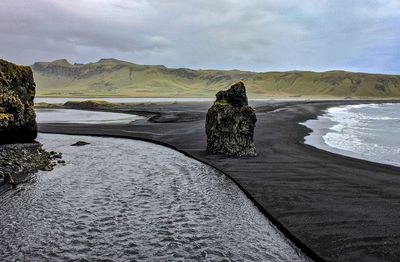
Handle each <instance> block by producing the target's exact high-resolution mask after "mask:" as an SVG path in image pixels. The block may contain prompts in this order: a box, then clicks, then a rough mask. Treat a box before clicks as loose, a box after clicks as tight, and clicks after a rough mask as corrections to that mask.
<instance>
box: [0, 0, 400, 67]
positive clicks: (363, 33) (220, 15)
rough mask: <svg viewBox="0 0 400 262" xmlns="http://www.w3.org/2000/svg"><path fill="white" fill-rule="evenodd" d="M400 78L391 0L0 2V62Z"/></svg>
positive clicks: (399, 39) (398, 18) (396, 5)
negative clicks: (102, 62)
mask: <svg viewBox="0 0 400 262" xmlns="http://www.w3.org/2000/svg"><path fill="white" fill-rule="evenodd" d="M109 57H113V58H117V59H122V60H126V61H130V62H134V63H139V64H163V65H166V66H168V67H189V68H194V69H197V68H215V69H241V70H251V71H284V70H294V69H298V70H314V71H325V70H334V69H343V70H351V71H363V72H381V73H400V0H373V1H372V0H284V1H283V0H282V1H280V0H0V58H4V59H7V60H10V61H13V62H15V63H19V64H32V63H34V62H35V61H51V60H55V59H59V58H66V59H68V60H69V61H70V62H72V63H74V62H78V63H87V62H94V61H97V60H99V59H100V58H109Z"/></svg>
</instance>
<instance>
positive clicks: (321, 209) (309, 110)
mask: <svg viewBox="0 0 400 262" xmlns="http://www.w3.org/2000/svg"><path fill="white" fill-rule="evenodd" d="M350 103H360V101H356V102H351V101H320V102H318V101H315V102H276V101H271V102H253V106H254V107H255V109H256V111H257V118H258V122H257V124H256V130H255V143H256V147H257V151H258V156H257V157H254V158H241V159H239V158H232V157H225V156H221V155H210V154H208V153H207V152H206V151H205V148H206V137H205V131H204V125H205V123H204V119H205V114H206V111H207V108H208V107H209V106H210V103H179V104H166V105H129V106H128V105H125V106H121V107H120V108H117V109H113V110H112V111H118V112H125V113H133V114H142V115H146V116H148V117H149V121H148V120H139V121H137V122H135V123H133V124H130V125H96V126H93V125H84V124H79V125H78V124H40V125H39V131H40V132H45V133H62V134H80V135H81V134H83V135H105V136H117V137H128V138H129V137H130V138H139V139H147V140H152V141H157V142H160V143H164V144H168V145H170V146H172V147H174V148H176V149H178V150H180V151H183V152H185V153H187V154H188V155H191V156H193V157H194V158H196V159H198V160H200V161H203V162H205V163H208V164H210V165H212V166H214V167H216V168H218V169H219V170H221V171H222V172H224V173H225V174H227V175H228V176H230V177H231V178H233V179H234V181H236V182H237V183H238V184H239V185H240V186H241V187H242V189H243V190H244V191H245V193H247V194H248V196H249V197H250V198H251V199H252V200H254V201H255V203H256V205H257V206H258V207H259V208H260V209H261V210H262V211H263V212H264V213H265V214H266V215H267V216H268V217H269V218H270V219H271V220H272V221H273V222H274V223H275V224H276V225H277V226H278V227H279V228H280V229H281V230H282V231H283V232H284V233H285V234H286V235H287V236H288V237H289V238H290V239H291V240H292V241H294V242H295V243H296V244H297V245H298V246H299V247H301V248H302V249H303V250H304V251H305V252H306V253H307V254H308V255H310V256H311V257H312V258H314V259H316V260H318V259H319V258H322V259H325V260H329V261H398V260H399V259H400V249H399V248H398V247H399V246H400V168H397V167H392V166H386V165H382V164H377V163H372V162H368V161H363V160H357V159H352V158H349V157H345V156H340V155H336V154H333V153H329V152H325V151H323V150H319V149H316V148H314V147H311V146H309V145H305V144H304V143H303V142H304V136H306V135H307V134H308V132H309V131H310V130H308V129H307V128H306V127H304V126H302V125H299V124H298V123H299V122H304V121H306V120H308V119H312V118H316V117H317V115H319V114H321V112H322V111H323V110H324V109H326V108H328V107H330V106H335V105H341V104H350ZM105 153H106V152H105ZM308 248H309V250H308Z"/></svg>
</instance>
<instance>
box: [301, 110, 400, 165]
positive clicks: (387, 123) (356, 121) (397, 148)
mask: <svg viewBox="0 0 400 262" xmlns="http://www.w3.org/2000/svg"><path fill="white" fill-rule="evenodd" d="M302 124H304V125H305V126H307V127H309V128H311V129H312V130H313V132H312V133H311V134H310V135H309V136H307V137H306V138H305V143H306V144H310V145H312V146H315V147H318V148H321V149H324V150H327V151H331V152H334V153H340V154H343V155H347V156H351V157H356V158H361V159H366V160H369V161H374V162H379V163H384V164H390V165H396V166H400V136H399V135H398V134H399V133H400V104H397V103H385V104H360V105H346V106H339V107H332V108H329V109H328V110H326V112H325V113H324V114H323V115H322V116H320V117H318V119H317V120H309V121H307V122H305V123H302Z"/></svg>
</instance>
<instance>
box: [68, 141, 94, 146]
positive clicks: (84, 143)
mask: <svg viewBox="0 0 400 262" xmlns="http://www.w3.org/2000/svg"><path fill="white" fill-rule="evenodd" d="M86 145H90V143H88V142H85V141H78V142H76V143H74V144H72V145H71V146H86Z"/></svg>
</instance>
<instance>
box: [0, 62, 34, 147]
mask: <svg viewBox="0 0 400 262" xmlns="http://www.w3.org/2000/svg"><path fill="white" fill-rule="evenodd" d="M35 89H36V85H35V82H34V80H33V74H32V70H31V68H30V67H28V66H18V65H15V64H12V63H10V62H7V61H5V60H1V59H0V113H1V115H0V143H15V142H31V141H33V140H34V139H35V138H36V136H37V124H36V114H35V110H34V107H33V99H34V97H35Z"/></svg>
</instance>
